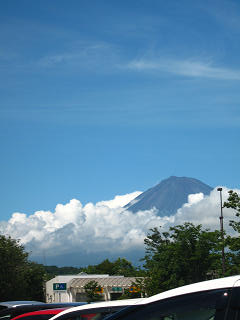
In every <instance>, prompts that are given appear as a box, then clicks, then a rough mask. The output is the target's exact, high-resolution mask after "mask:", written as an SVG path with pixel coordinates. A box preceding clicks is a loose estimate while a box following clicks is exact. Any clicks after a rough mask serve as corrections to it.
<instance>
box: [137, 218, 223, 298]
mask: <svg viewBox="0 0 240 320" xmlns="http://www.w3.org/2000/svg"><path fill="white" fill-rule="evenodd" d="M150 231H151V233H150V234H149V235H148V236H147V238H146V239H145V241H144V242H145V245H146V255H145V258H144V259H143V261H144V262H145V264H144V267H145V268H146V271H147V275H148V280H147V281H146V291H147V293H148V295H152V294H156V293H159V292H161V291H165V290H168V289H172V288H175V287H178V286H182V285H186V284H190V283H194V282H198V281H202V280H206V279H207V277H208V275H209V276H211V274H212V273H215V272H217V273H219V272H220V271H219V270H220V269H221V268H220V248H219V245H218V244H219V239H220V233H219V231H214V232H210V231H209V230H203V229H202V226H201V225H198V226H195V225H193V224H192V223H185V224H183V225H178V226H175V227H171V228H170V229H169V232H161V230H160V228H153V229H151V230H150Z"/></svg>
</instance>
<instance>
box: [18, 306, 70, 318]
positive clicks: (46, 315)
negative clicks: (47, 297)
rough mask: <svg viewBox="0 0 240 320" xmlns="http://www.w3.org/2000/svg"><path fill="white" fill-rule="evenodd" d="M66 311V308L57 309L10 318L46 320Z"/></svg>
mask: <svg viewBox="0 0 240 320" xmlns="http://www.w3.org/2000/svg"><path fill="white" fill-rule="evenodd" d="M66 309H67V308H57V309H47V310H38V311H33V312H28V313H24V314H20V315H19V316H17V317H15V318H12V320H48V319H50V318H52V317H53V316H55V315H56V314H58V313H60V312H62V311H64V310H66Z"/></svg>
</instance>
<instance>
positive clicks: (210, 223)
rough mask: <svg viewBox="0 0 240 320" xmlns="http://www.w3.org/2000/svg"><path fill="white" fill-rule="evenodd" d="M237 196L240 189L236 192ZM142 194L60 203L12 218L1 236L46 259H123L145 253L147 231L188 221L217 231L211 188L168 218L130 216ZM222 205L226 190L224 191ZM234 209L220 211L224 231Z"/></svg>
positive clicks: (3, 225) (152, 214)
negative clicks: (130, 208) (115, 256)
mask: <svg viewBox="0 0 240 320" xmlns="http://www.w3.org/2000/svg"><path fill="white" fill-rule="evenodd" d="M235 191H237V192H238V193H239V192H240V190H235ZM140 193H141V192H139V191H136V192H134V193H131V194H127V195H122V196H116V197H115V198H114V199H113V200H109V201H101V202H98V203H96V204H93V203H87V204H86V205H85V206H83V205H82V203H81V202H80V201H79V200H77V199H72V200H70V201H69V203H66V204H58V205H57V206H56V208H55V211H54V212H51V211H37V212H35V213H33V214H32V215H29V216H27V215H26V214H24V213H19V212H16V213H13V215H12V217H11V219H10V220H9V221H5V222H2V223H1V224H0V232H1V233H3V234H5V235H11V236H12V237H13V238H15V239H20V240H21V243H22V244H23V245H24V246H25V248H26V249H29V250H31V251H32V253H33V255H35V256H37V255H41V254H42V252H43V251H44V252H45V253H46V254H47V255H48V256H57V255H63V254H66V253H77V252H82V253H86V254H92V253H98V254H100V253H101V252H103V251H104V252H108V253H109V254H112V253H117V254H119V255H124V252H126V251H128V252H129V251H131V250H132V251H136V250H142V251H143V250H144V238H145V237H146V235H147V234H148V232H149V229H150V228H153V227H159V226H161V227H162V230H163V231H164V230H168V228H169V227H170V226H173V225H177V224H182V223H184V222H192V223H194V224H202V225H203V227H204V228H209V229H212V230H215V229H219V216H220V195H219V192H218V191H217V188H215V189H214V190H213V191H212V192H211V194H210V195H209V196H204V195H203V194H202V193H198V194H194V195H189V197H188V202H187V203H186V204H184V205H183V206H182V208H179V209H178V211H177V212H176V214H175V215H173V216H171V217H159V216H158V215H157V210H156V209H154V208H153V209H151V210H145V211H139V212H137V213H132V212H130V211H128V210H124V209H123V208H122V207H123V206H124V205H125V204H127V203H128V202H129V201H131V200H132V199H133V198H135V197H136V196H138V195H139V194H140ZM222 195H223V200H224V201H225V200H226V199H227V198H228V189H227V188H224V187H223V191H222ZM234 217H235V213H234V210H232V209H227V208H224V227H225V229H226V230H227V231H228V232H231V228H229V227H228V224H229V220H233V219H234Z"/></svg>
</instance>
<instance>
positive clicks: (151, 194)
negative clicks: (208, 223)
mask: <svg viewBox="0 0 240 320" xmlns="http://www.w3.org/2000/svg"><path fill="white" fill-rule="evenodd" d="M211 190H213V188H212V187H210V186H208V185H206V184H205V183H203V182H201V181H199V180H197V179H194V178H187V177H175V176H172V177H170V178H168V179H165V180H162V181H161V182H160V183H159V184H157V185H156V186H154V187H153V188H150V189H148V190H147V191H145V192H143V193H142V194H140V195H139V196H138V197H137V198H135V199H134V200H132V201H131V202H130V203H128V204H127V205H126V206H125V208H126V209H128V210H130V211H132V212H137V211H139V210H149V209H152V208H153V207H155V208H156V209H158V215H159V216H170V215H172V214H174V213H176V211H177V209H179V208H181V207H182V205H183V204H184V203H186V202H188V195H189V194H194V193H199V192H202V193H203V194H204V195H209V194H210V192H211Z"/></svg>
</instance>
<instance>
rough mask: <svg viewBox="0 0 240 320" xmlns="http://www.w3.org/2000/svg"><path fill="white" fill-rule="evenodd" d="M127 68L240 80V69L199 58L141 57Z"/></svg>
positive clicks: (196, 76) (195, 76)
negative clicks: (220, 66)
mask: <svg viewBox="0 0 240 320" xmlns="http://www.w3.org/2000/svg"><path fill="white" fill-rule="evenodd" d="M127 68H129V69H131V70H138V71H156V72H167V73H173V74H177V75H181V76H187V77H194V78H199V77H200V78H214V79H220V80H240V70H231V69H227V68H219V67H216V66H213V65H212V63H211V62H204V61H198V60H192V59H187V60H171V59H153V60H151V59H149V60H148V59H139V60H133V61H131V62H130V63H129V64H128V65H127Z"/></svg>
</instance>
